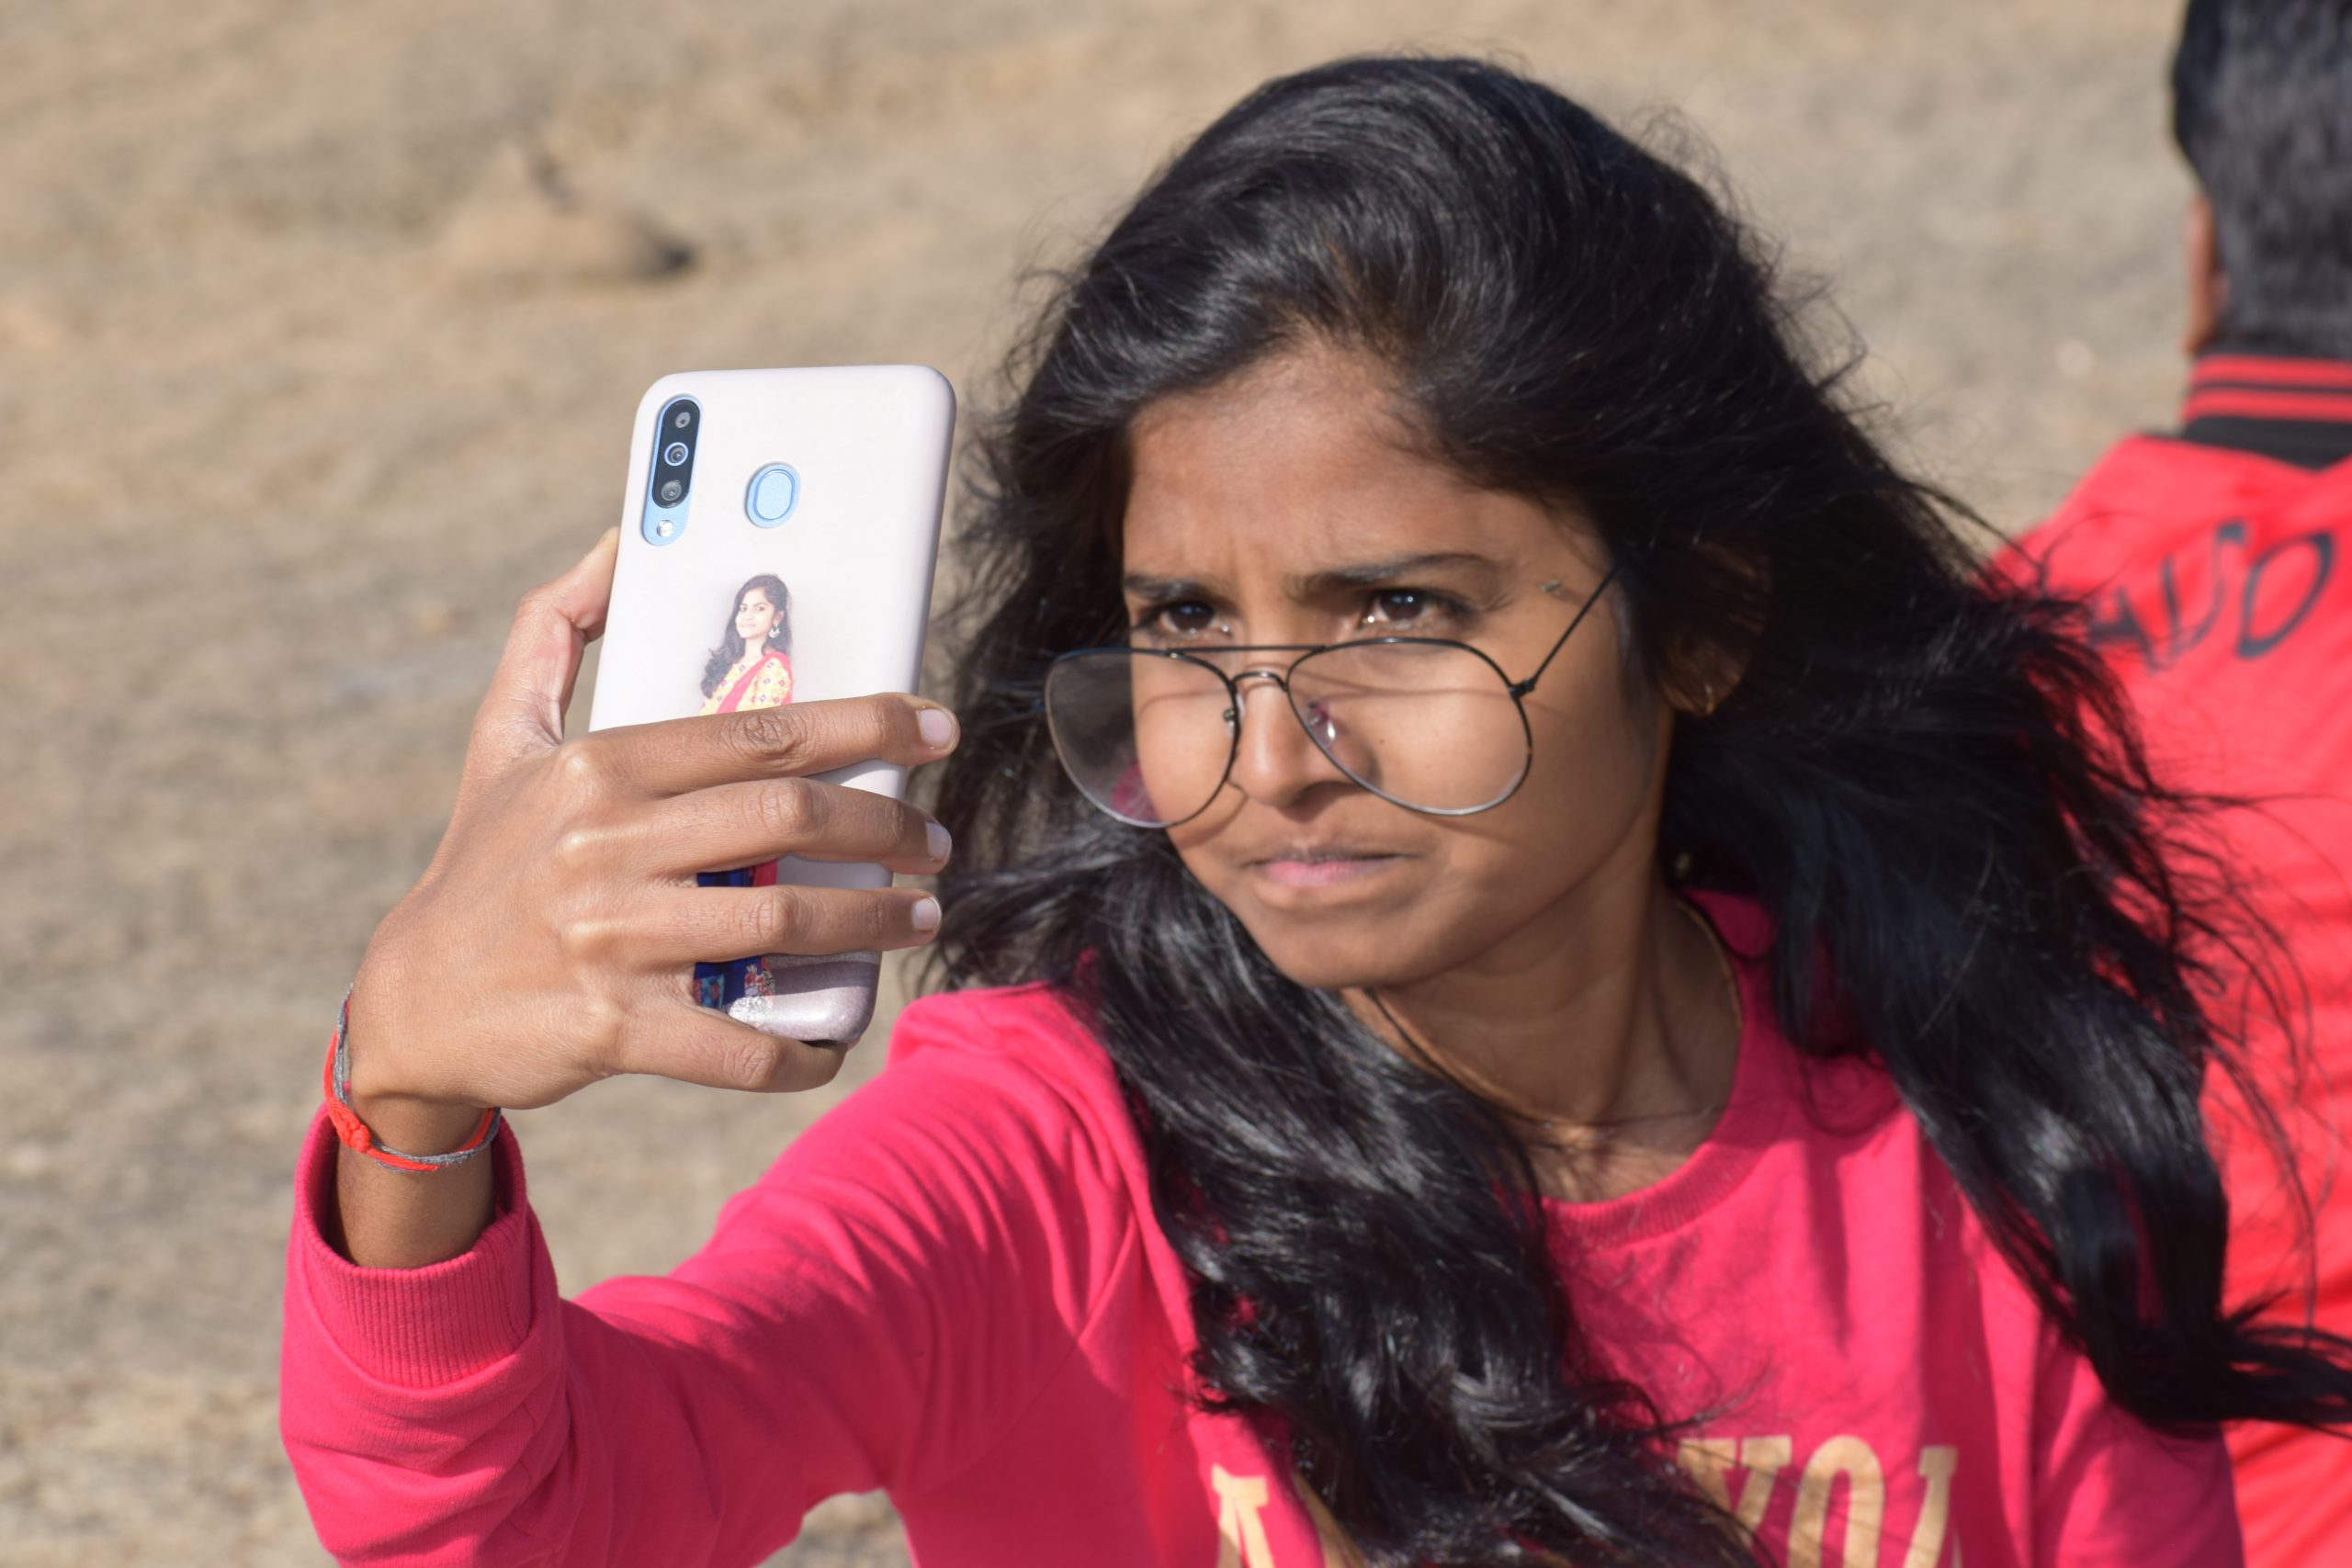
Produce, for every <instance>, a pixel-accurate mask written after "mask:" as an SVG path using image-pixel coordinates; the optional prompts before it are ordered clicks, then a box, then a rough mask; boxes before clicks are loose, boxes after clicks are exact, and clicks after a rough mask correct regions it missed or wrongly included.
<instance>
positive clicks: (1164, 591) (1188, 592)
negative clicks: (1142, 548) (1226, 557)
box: [1119, 571, 1220, 604]
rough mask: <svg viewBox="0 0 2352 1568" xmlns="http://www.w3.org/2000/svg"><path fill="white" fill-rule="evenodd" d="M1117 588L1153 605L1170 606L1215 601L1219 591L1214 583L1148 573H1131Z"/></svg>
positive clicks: (1120, 580)
mask: <svg viewBox="0 0 2352 1568" xmlns="http://www.w3.org/2000/svg"><path fill="white" fill-rule="evenodd" d="M1119 586H1120V587H1121V588H1122V589H1124V590H1125V591H1126V592H1129V593H1131V594H1133V595H1134V596H1135V597H1136V598H1138V599H1145V600H1148V601H1150V602H1151V603H1152V604H1172V603H1174V602H1176V601H1178V600H1182V599H1215V598H1216V597H1217V596H1218V593H1219V592H1220V591H1219V589H1218V588H1217V586H1216V584H1215V583H1212V582H1204V581H1202V580H1201V579H1199V578H1197V577H1153V576H1151V575H1150V574H1149V573H1148V572H1141V571H1131V572H1129V573H1127V574H1126V575H1125V577H1123V578H1121V579H1119Z"/></svg>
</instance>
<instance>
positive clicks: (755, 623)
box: [735, 588, 776, 648]
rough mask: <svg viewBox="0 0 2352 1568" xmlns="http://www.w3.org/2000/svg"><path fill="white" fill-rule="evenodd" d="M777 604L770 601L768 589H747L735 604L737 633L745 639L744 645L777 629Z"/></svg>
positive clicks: (746, 645)
mask: <svg viewBox="0 0 2352 1568" xmlns="http://www.w3.org/2000/svg"><path fill="white" fill-rule="evenodd" d="M775 623H776V613H775V605H774V604H769V603H768V593H767V590H766V589H764V588H747V589H745V590H744V591H743V597H742V598H741V600H739V601H737V603H736V605H735V635H736V636H737V637H741V638H742V639H743V646H745V647H746V648H749V647H750V646H751V645H752V644H753V643H755V642H760V641H762V640H763V639H764V638H765V637H767V635H768V634H769V633H770V632H772V631H774V630H775Z"/></svg>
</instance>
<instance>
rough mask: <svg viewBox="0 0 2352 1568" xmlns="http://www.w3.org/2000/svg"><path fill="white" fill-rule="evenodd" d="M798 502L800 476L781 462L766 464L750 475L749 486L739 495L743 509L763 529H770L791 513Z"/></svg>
mask: <svg viewBox="0 0 2352 1568" xmlns="http://www.w3.org/2000/svg"><path fill="white" fill-rule="evenodd" d="M799 503H800V476H799V475H798V474H796V473H794V472H793V471H792V468H791V467H790V465H788V464H785V463H770V464H769V465H768V466H767V467H766V468H762V469H761V470H760V471H759V472H758V473H756V474H753V475H752V488H751V489H750V490H749V491H745V492H744V495H743V510H744V512H745V513H748V514H749V515H750V517H751V519H752V522H754V523H756V524H758V525H760V526H761V527H763V528H773V527H775V525H777V524H779V523H781V522H783V521H784V520H785V519H786V518H787V517H789V516H791V515H792V509H793V508H794V507H795V506H797V505H798V504H799Z"/></svg>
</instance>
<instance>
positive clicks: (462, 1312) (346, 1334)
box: [287, 1111, 554, 1388]
mask: <svg viewBox="0 0 2352 1568" xmlns="http://www.w3.org/2000/svg"><path fill="white" fill-rule="evenodd" d="M340 1147H341V1145H339V1144H338V1143H337V1142H336V1140H335V1135H334V1127H333V1125H332V1124H330V1123H329V1122H328V1121H327V1118H326V1114H325V1112H324V1111H321V1112H320V1113H319V1115H318V1116H317V1118H316V1119H314V1120H313V1121H312V1122H311V1133H310V1136H309V1138H308V1139H307V1140H306V1141H305V1142H304V1144H303V1145H302V1161H301V1166H300V1172H299V1174H298V1176H297V1178H296V1180H295V1185H294V1234H293V1236H292V1239H291V1242H290V1245H289V1247H288V1258H287V1267H288V1274H289V1280H288V1283H289V1286H290V1287H291V1293H292V1294H293V1295H294V1296H295V1297H296V1298H297V1300H299V1301H300V1302H302V1303H307V1304H308V1306H309V1308H310V1311H311V1315H312V1317H313V1319H314V1321H315V1322H316V1324H317V1326H318V1328H319V1329H320V1330H321V1331H322V1333H323V1334H324V1336H325V1337H326V1338H327V1339H329V1340H330V1341H331V1342H332V1343H333V1344H334V1346H335V1348H337V1349H339V1350H340V1351H342V1353H343V1354H344V1355H345V1357H347V1358H348V1359H350V1361H351V1362H352V1364H353V1365H354V1366H355V1367H356V1369H357V1370H358V1371H361V1372H363V1373H364V1374H365V1375H367V1376H368V1377H370V1378H373V1379H375V1380H377V1381H379V1382H387V1383H393V1384H397V1385H399V1386H401V1387H403V1388H436V1387H440V1386H442V1385H444V1384H447V1383H452V1382H458V1381H460V1380H462V1379H465V1378H469V1377H471V1376H472V1375H474V1374H475V1373H477V1372H479V1371H482V1370H483V1369H485V1368H487V1367H490V1366H492V1365H493V1364H495V1363H497V1362H498V1361H501V1360H503V1359H506V1358H507V1357H509V1356H512V1355H513V1354H515V1351H516V1350H517V1349H519V1348H521V1347H522V1345H523V1342H524V1340H525V1339H526V1337H527V1336H528V1335H529V1333H530V1330H531V1322H532V1316H533V1314H534V1313H535V1312H536V1311H537V1306H538V1299H539V1297H540V1295H541V1293H542V1292H540V1291H538V1290H537V1288H536V1285H535V1280H536V1277H537V1275H539V1274H541V1273H547V1274H548V1277H549V1279H550V1280H552V1271H551V1270H548V1269H542V1268H540V1267H539V1266H538V1265H539V1258H540V1255H541V1254H543V1253H544V1252H545V1250H546V1244H545V1242H543V1241H542V1240H541V1239H540V1236H539V1227H538V1224H537V1221H536V1220H535V1219H534V1218H533V1216H532V1214H531V1209H530V1203H529V1201H528V1194H527V1192H526V1188H525V1185H524V1179H523V1156H522V1151H521V1150H520V1149H519V1148H518V1147H517V1146H516V1145H515V1133H514V1129H513V1128H511V1127H507V1128H503V1129H502V1130H501V1131H500V1133H499V1135H498V1141H497V1143H496V1144H495V1145H493V1146H492V1149H491V1151H490V1157H491V1159H492V1162H493V1165H492V1209H491V1222H490V1224H489V1226H488V1227H487V1228H486V1229H484V1230H483V1232H482V1233H481V1235H480V1236H479V1237H478V1238H476V1240H475V1242H474V1244H473V1246H472V1247H469V1248H468V1249H467V1250H465V1251H464V1252H461V1253H459V1254H458V1256H457V1257H455V1258H448V1259H447V1260H446V1261H444V1262H440V1263H432V1264H427V1265H425V1266H424V1268H422V1269H363V1268H360V1267H359V1266H358V1265H357V1264H355V1263H353V1262H351V1261H350V1260H349V1259H348V1258H345V1257H344V1256H343V1255H342V1254H340V1253H338V1252H337V1251H335V1249H334V1247H330V1246H329V1245H327V1240H326V1236H325V1235H324V1233H323V1232H322V1229H321V1227H320V1223H319V1217H320V1215H321V1214H322V1213H326V1212H329V1211H330V1210H331V1209H332V1208H333V1205H334V1201H335V1164H336V1160H337V1157H338V1155H337V1151H338V1149H339V1148H340ZM421 1179H424V1180H428V1181H429V1180H433V1179H435V1176H425V1177H423V1178H421ZM547 1294H548V1309H549V1310H553V1306H554V1302H553V1297H552V1292H547ZM293 1304H294V1303H288V1305H289V1307H290V1306H292V1305H293Z"/></svg>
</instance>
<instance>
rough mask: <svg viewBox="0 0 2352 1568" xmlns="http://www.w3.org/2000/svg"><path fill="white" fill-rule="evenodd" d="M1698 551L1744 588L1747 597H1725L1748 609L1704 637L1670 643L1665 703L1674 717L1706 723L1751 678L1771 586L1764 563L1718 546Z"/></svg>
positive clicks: (1677, 637) (1685, 636)
mask: <svg viewBox="0 0 2352 1568" xmlns="http://www.w3.org/2000/svg"><path fill="white" fill-rule="evenodd" d="M1701 549H1702V552H1703V553H1704V554H1705V555H1706V557H1707V558H1708V559H1709V560H1710V561H1711V562H1712V563H1713V565H1714V566H1716V567H1717V568H1719V569H1721V570H1722V571H1723V572H1724V573H1726V574H1727V575H1729V576H1730V577H1732V578H1734V579H1736V580H1737V581H1739V582H1740V583H1741V584H1743V585H1744V588H1745V592H1740V593H1735V592H1728V591H1727V592H1725V593H1724V597H1725V598H1726V599H1733V598H1738V599H1742V600H1744V601H1745V603H1744V604H1740V605H1738V606H1736V610H1735V613H1733V614H1731V615H1726V616H1725V617H1724V624H1723V626H1719V627H1718V628H1716V629H1715V630H1714V631H1713V632H1711V633H1710V634H1709V635H1708V636H1706V637H1700V636H1698V635H1697V634H1696V633H1692V632H1687V631H1685V632H1676V633H1674V634H1672V635H1671V636H1669V637H1668V639H1667V648H1666V681H1665V691H1666V700H1667V702H1668V704H1669V705H1672V707H1673V708H1674V710H1675V711H1676V712H1678V713H1683V714H1688V715H1690V716H1692V717H1694V718H1705V717H1706V716H1708V715H1710V714H1712V713H1713V712H1714V711H1715V710H1716V709H1717V708H1719V707H1721V706H1723V705H1724V702H1725V701H1727V700H1728V699H1729V698H1730V696H1731V694H1732V693H1734V692H1735V691H1737V690H1738V689H1739V683H1740V682H1741V681H1742V680H1744V679H1746V678H1747V660H1748V656H1749V654H1750V653H1752V652H1753V651H1754V650H1755V647H1756V637H1757V635H1758V633H1759V632H1760V631H1761V630H1762V629H1763V625H1764V604H1765V601H1766V600H1767V598H1768V597H1769V591H1770V585H1771V570H1770V568H1769V567H1767V566H1766V565H1765V564H1764V563H1763V562H1762V561H1759V560H1754V559H1750V558H1747V557H1744V556H1735V555H1733V554H1732V553H1731V552H1730V551H1729V550H1726V549H1724V548H1722V547H1717V546H1702V547H1701Z"/></svg>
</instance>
